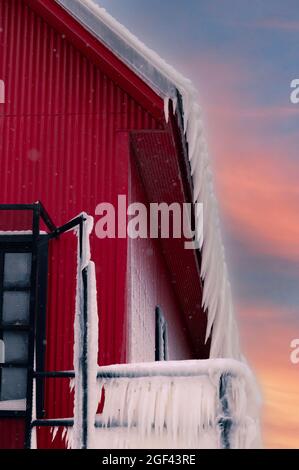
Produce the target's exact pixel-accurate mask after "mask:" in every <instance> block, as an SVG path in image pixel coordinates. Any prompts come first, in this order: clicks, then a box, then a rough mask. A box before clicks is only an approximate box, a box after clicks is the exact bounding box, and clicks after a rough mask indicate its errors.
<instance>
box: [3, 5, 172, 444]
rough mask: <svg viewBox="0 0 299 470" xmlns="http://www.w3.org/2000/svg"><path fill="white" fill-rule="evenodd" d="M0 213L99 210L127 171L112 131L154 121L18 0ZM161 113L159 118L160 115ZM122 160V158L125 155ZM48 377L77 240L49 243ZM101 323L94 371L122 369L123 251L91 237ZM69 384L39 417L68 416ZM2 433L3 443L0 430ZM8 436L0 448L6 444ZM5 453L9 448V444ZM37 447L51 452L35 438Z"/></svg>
mask: <svg viewBox="0 0 299 470" xmlns="http://www.w3.org/2000/svg"><path fill="white" fill-rule="evenodd" d="M0 79H1V80H4V82H5V92H6V98H5V104H0V161H1V184H0V202H1V203H31V202H34V201H36V200H41V201H42V202H43V204H44V206H45V207H46V208H47V210H48V212H49V213H50V215H51V216H52V218H53V219H54V221H55V223H56V224H57V225H60V224H63V223H65V222H66V221H68V220H69V219H70V218H72V217H74V216H75V215H77V214H78V213H79V212H81V211H83V210H84V211H86V212H88V213H89V214H92V215H93V214H94V212H95V207H96V205H97V204H98V203H99V202H102V201H107V202H114V203H115V202H116V197H117V193H121V194H128V161H127V160H126V158H125V156H124V154H123V148H122V145H119V144H118V143H117V142H118V140H117V138H116V135H117V131H118V130H120V129H122V130H128V129H157V128H161V125H162V124H161V122H159V121H157V120H155V119H154V118H153V117H152V116H151V115H150V114H149V113H148V112H147V111H146V110H145V109H143V108H142V107H141V106H140V105H139V104H138V103H137V102H136V101H135V100H134V99H133V98H132V97H130V96H129V95H128V94H127V93H126V92H125V91H124V90H123V89H122V88H120V87H119V86H118V85H117V84H116V83H115V82H113V81H112V80H110V79H109V77H108V76H106V75H105V73H104V72H103V71H101V70H100V69H99V67H98V66H97V65H96V64H95V63H93V62H92V61H91V60H90V59H88V58H87V57H86V56H85V55H84V54H82V53H81V52H80V50H78V49H76V48H75V47H74V46H73V45H72V43H71V42H70V41H69V40H68V39H67V37H66V36H65V35H64V34H61V32H57V31H56V30H55V29H54V28H53V27H52V26H51V25H50V24H48V23H46V22H45V21H44V20H43V19H42V18H41V17H40V16H38V15H37V14H36V13H35V12H34V11H33V10H32V9H31V8H30V7H29V6H28V4H27V2H26V1H25V0H1V1H0ZM161 109H163V108H162V107H161ZM126 155H127V154H126ZM51 243H52V246H51V249H50V269H49V272H50V276H49V287H48V296H49V304H48V312H47V345H46V348H47V356H46V367H47V369H48V370H61V369H70V368H72V367H73V330H72V329H73V316H74V302H75V271H76V238H75V236H74V235H73V234H67V235H65V236H64V237H63V238H62V239H61V240H58V241H54V242H51ZM92 258H93V260H94V261H95V262H96V275H97V288H98V307H99V315H100V338H99V345H100V352H99V361H100V363H101V364H109V363H116V362H123V361H125V360H126V336H125V333H124V332H125V328H124V321H125V311H126V308H125V290H126V263H127V242H126V240H124V239H121V240H104V241H100V240H99V239H96V238H95V236H94V235H93V237H92ZM72 406H73V405H72V397H71V395H70V393H69V384H68V381H67V380H61V379H55V380H54V379H51V380H49V379H48V380H47V388H46V410H47V413H46V416H47V417H68V416H72ZM3 427H5V433H2V432H1V429H2V428H3ZM0 428H1V429H0V447H1V446H2V447H5V446H8V445H11V446H12V447H14V446H15V447H18V446H19V445H20V442H21V441H20V435H21V431H22V429H21V428H22V424H20V421H16V420H12V419H11V420H10V424H9V426H8V425H7V422H6V421H0ZM4 434H5V440H3V439H4V437H3V435H4ZM10 443H11V444H10ZM38 444H39V446H40V447H51V446H52V447H62V446H63V444H62V443H61V441H60V439H57V438H56V440H55V441H54V443H51V438H50V433H49V430H44V429H43V430H41V431H39V432H38Z"/></svg>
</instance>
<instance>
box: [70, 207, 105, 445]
mask: <svg viewBox="0 0 299 470" xmlns="http://www.w3.org/2000/svg"><path fill="white" fill-rule="evenodd" d="M82 215H83V217H84V223H83V230H82V232H83V233H82V235H83V236H82V251H81V255H80V232H79V229H76V232H77V236H78V261H77V294H76V313H75V327H74V331H75V342H74V370H75V379H74V381H73V383H71V387H74V389H75V403H74V427H73V429H74V432H73V433H72V437H71V438H69V446H71V447H72V448H80V447H81V445H82V423H83V419H84V417H83V409H82V403H83V393H84V384H83V382H82V380H83V377H82V350H83V336H82V333H83V331H84V325H82V322H83V318H82V305H83V284H82V272H83V270H84V269H86V270H87V319H88V320H87V357H88V361H87V387H86V390H85V391H86V393H87V406H88V412H87V414H88V426H87V429H88V436H87V441H89V440H90V433H92V431H93V427H94V417H95V413H96V409H97V405H98V402H97V397H96V393H95V391H96V389H97V362H98V357H97V355H98V309H97V291H96V277H95V265H94V263H93V262H92V261H91V259H90V244H89V235H90V233H91V231H92V229H93V218H92V217H91V216H89V215H87V214H85V213H83V214H82Z"/></svg>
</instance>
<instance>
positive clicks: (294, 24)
mask: <svg viewBox="0 0 299 470" xmlns="http://www.w3.org/2000/svg"><path fill="white" fill-rule="evenodd" d="M254 26H256V27H258V28H268V29H277V30H281V31H298V32H299V21H292V20H282V19H279V18H268V19H265V20H263V21H258V22H256V23H254Z"/></svg>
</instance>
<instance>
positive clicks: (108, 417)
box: [67, 359, 260, 449]
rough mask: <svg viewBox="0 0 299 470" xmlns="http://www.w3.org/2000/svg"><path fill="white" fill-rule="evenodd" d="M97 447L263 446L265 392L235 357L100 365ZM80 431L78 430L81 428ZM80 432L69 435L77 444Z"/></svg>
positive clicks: (91, 442)
mask: <svg viewBox="0 0 299 470" xmlns="http://www.w3.org/2000/svg"><path fill="white" fill-rule="evenodd" d="M97 377H98V379H97V386H96V390H94V392H93V393H96V396H97V399H98V401H100V400H101V398H103V395H104V403H103V410H102V413H101V414H97V415H96V416H95V421H94V423H93V426H92V427H93V430H92V431H91V432H90V439H89V447H90V448H123V449H124V448H252V447H259V446H260V435H259V394H258V392H257V389H256V385H255V381H254V377H253V375H252V373H251V371H250V369H249V368H248V367H247V366H246V365H245V364H243V363H241V362H239V361H236V360H228V359H208V360H188V361H167V362H166V361H165V362H155V363H140V364H123V365H113V366H105V367H100V368H99V369H98V373H97ZM75 432H76V431H75ZM73 433H74V430H73V429H71V428H69V429H68V432H67V440H68V442H69V446H70V447H72V442H73Z"/></svg>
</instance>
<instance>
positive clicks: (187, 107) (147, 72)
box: [55, 0, 240, 358]
mask: <svg viewBox="0 0 299 470" xmlns="http://www.w3.org/2000/svg"><path fill="white" fill-rule="evenodd" d="M55 1H56V3H58V4H59V5H60V6H61V7H63V8H64V9H65V10H66V11H67V12H68V13H69V14H70V15H71V16H72V17H73V18H75V19H76V20H77V21H78V22H79V23H80V24H81V26H83V27H84V28H85V29H86V30H88V31H89V32H90V33H91V34H92V35H93V36H94V37H95V38H97V39H98V40H99V41H100V42H102V43H103V44H104V45H105V46H106V47H107V48H108V49H109V50H110V51H112V52H113V54H115V55H116V56H117V57H118V58H119V59H120V60H121V61H122V62H123V63H125V64H126V65H127V66H128V67H129V68H130V69H131V70H132V71H134V72H135V73H136V75H138V76H139V77H140V78H141V79H142V80H143V81H144V82H146V83H147V84H148V85H149V86H150V87H151V88H152V89H153V90H154V91H155V93H156V94H157V95H159V96H160V97H161V98H162V99H163V100H164V103H165V106H164V109H165V118H166V120H168V109H169V108H168V102H169V100H172V101H173V109H174V110H175V109H176V105H177V91H178V92H179V94H180V95H181V97H182V108H183V120H184V132H185V138H186V141H187V142H188V157H189V161H190V167H191V175H192V181H193V201H194V202H199V203H203V211H204V224H203V234H202V236H201V253H202V265H201V277H202V279H203V280H204V288H203V305H204V307H205V308H206V310H207V312H208V326H207V332H206V338H208V337H209V336H210V334H211V331H212V329H213V334H212V341H211V350H210V357H233V358H240V350H239V341H238V332H237V326H236V322H235V316H234V311H233V304H232V295H231V287H230V282H229V278H228V272H227V265H226V261H225V256H224V248H223V244H222V239H221V233H220V223H219V218H218V209H217V202H216V198H215V195H214V189H213V181H212V173H211V170H210V164H209V156H208V149H207V144H206V141H205V138H204V131H203V124H202V116H201V109H200V106H199V104H198V100H197V91H196V89H195V88H194V87H193V85H192V83H191V81H190V80H188V79H186V78H185V77H184V76H182V75H181V74H180V73H179V72H177V71H176V70H175V69H174V68H173V67H172V66H170V65H169V64H167V63H166V62H165V61H164V60H163V59H161V58H160V57H159V55H158V54H156V53H155V52H154V51H152V50H151V49H149V48H148V47H146V46H145V45H144V44H143V43H142V42H141V41H139V40H138V39H137V38H136V37H135V36H134V35H133V34H132V33H130V31H128V30H127V29H126V28H125V27H124V26H123V25H121V24H120V23H119V22H118V21H116V20H115V19H114V18H113V17H112V16H111V15H109V14H108V13H107V12H106V11H105V9H103V8H101V7H99V6H98V5H97V4H95V3H94V2H93V1H92V0H55Z"/></svg>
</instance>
